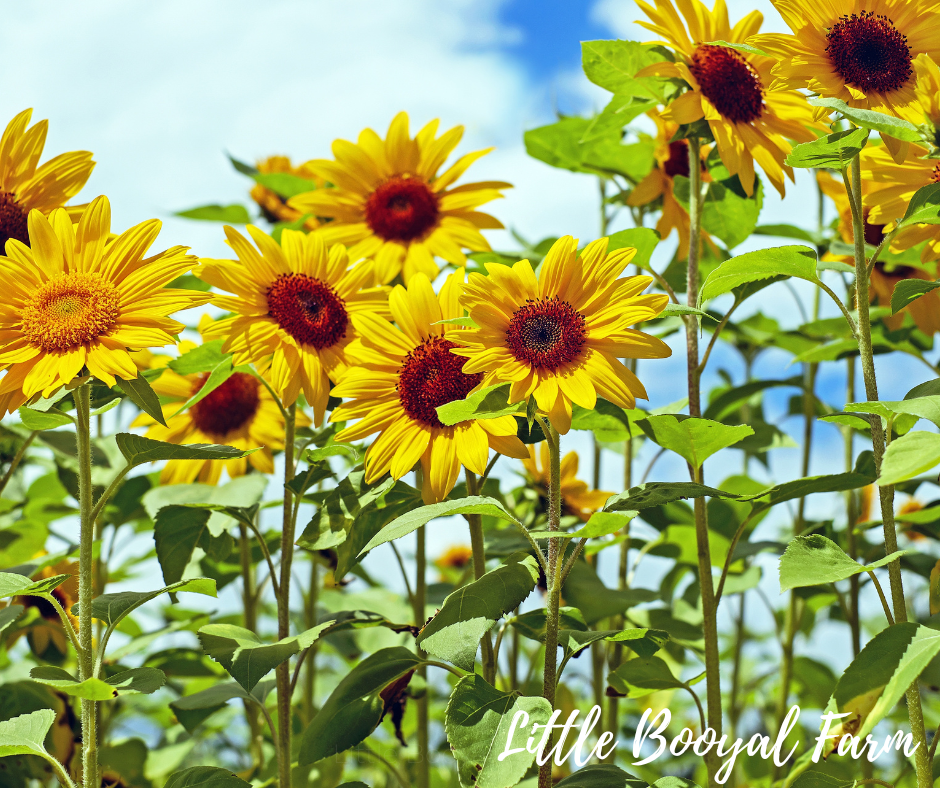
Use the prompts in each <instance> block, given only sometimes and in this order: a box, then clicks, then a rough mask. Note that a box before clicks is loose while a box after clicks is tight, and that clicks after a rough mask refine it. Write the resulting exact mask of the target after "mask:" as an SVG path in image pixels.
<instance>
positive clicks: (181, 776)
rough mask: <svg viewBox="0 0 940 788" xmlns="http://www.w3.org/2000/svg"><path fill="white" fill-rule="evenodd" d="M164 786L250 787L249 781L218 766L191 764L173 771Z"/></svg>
mask: <svg viewBox="0 0 940 788" xmlns="http://www.w3.org/2000/svg"><path fill="white" fill-rule="evenodd" d="M164 788H251V783H247V782H245V781H244V780H243V779H242V778H241V777H239V776H238V775H237V774H234V773H233V772H230V771H229V770H228V769H220V768H219V767H218V766H191V767H189V768H188V769H183V770H182V771H180V772H173V774H171V775H170V779H169V780H167V781H166V785H164Z"/></svg>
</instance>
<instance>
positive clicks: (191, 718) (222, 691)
mask: <svg viewBox="0 0 940 788" xmlns="http://www.w3.org/2000/svg"><path fill="white" fill-rule="evenodd" d="M273 686H274V682H273V680H271V681H267V682H265V681H262V682H260V683H259V684H258V685H257V686H256V687H255V689H254V691H253V692H250V693H249V692H246V691H245V690H244V689H242V687H240V686H239V685H238V684H237V683H236V682H234V681H229V682H225V683H222V684H216V685H214V686H212V687H209V688H208V689H204V690H201V691H199V692H194V693H193V694H192V695H186V696H185V697H182V698H180V699H179V700H175V701H173V702H172V703H171V704H170V708H171V709H173V713H174V714H175V715H176V719H177V720H179V723H180V725H182V726H183V727H184V728H185V729H186V731H187V732H188V733H192V732H193V731H194V730H195V729H196V728H198V727H199V725H201V724H202V723H203V722H205V720H207V719H208V718H209V717H211V716H212V715H213V714H215V713H216V712H217V711H219V710H220V709H222V708H224V707H225V705H226V704H227V703H228V702H229V701H230V700H233V699H235V698H241V699H242V700H247V701H249V702H254V703H261V702H262V701H263V699H264V697H265V695H266V694H267V692H268V691H270V690H271V689H272V688H273Z"/></svg>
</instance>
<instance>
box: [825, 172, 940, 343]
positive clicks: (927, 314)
mask: <svg viewBox="0 0 940 788" xmlns="http://www.w3.org/2000/svg"><path fill="white" fill-rule="evenodd" d="M867 155H870V154H863V157H862V160H863V161H865V158H866V157H867ZM892 164H893V162H892ZM816 179H817V181H818V182H819V186H820V188H821V189H822V191H823V193H824V194H825V195H827V196H828V197H830V198H831V199H832V201H833V202H834V203H835V206H836V210H837V211H838V213H839V235H841V236H842V240H843V241H844V242H845V243H848V244H851V243H853V238H854V236H855V233H854V232H853V227H852V208H851V206H850V205H849V198H848V196H847V195H846V193H845V185H844V184H843V183H842V182H841V181H836V180H835V178H833V177H832V176H831V175H829V174H828V173H826V172H818V173H817V174H816ZM872 191H873V184H872V182H871V181H870V180H869V179H867V178H866V179H865V180H863V181H862V203H863V205H862V216H863V220H864V227H865V243H868V244H871V245H872V246H878V245H879V244H880V243H881V242H882V241H883V240H884V239H885V223H884V222H882V223H878V222H872V221H869V220H870V219H871V215H872V210H871V205H869V204H867V203H869V201H870V199H871V194H872ZM915 229H916V228H915ZM901 237H902V239H903V238H905V237H907V234H906V233H904V234H902V236H901ZM902 242H903V241H902ZM893 246H897V245H896V244H893ZM826 259H831V260H839V261H841V262H845V263H849V265H854V263H855V259H854V258H853V257H850V256H836V255H826ZM933 269H934V270H933V273H932V274H931V272H930V271H925V270H924V269H922V268H915V267H914V266H906V265H896V266H894V267H893V268H892V269H891V270H890V271H888V270H887V267H886V266H885V263H883V262H878V263H875V267H874V268H873V269H872V272H871V288H870V290H869V293H870V296H871V301H872V303H876V304H884V305H886V306H889V305H890V304H891V296H892V295H893V294H894V286H895V285H896V284H897V283H898V282H900V281H902V280H904V279H924V280H926V281H933V280H934V279H936V278H937V277H936V266H935V265H934V266H933ZM905 313H907V314H909V315H910V316H911V318H913V320H914V323H915V324H916V325H917V327H918V328H919V329H920V330H921V331H923V332H924V333H925V334H934V333H936V332H937V331H940V293H938V292H937V291H931V292H929V293H927V294H926V295H924V296H922V297H921V298H918V299H917V300H916V301H912V302H911V303H910V304H908V305H907V306H906V307H904V309H903V310H902V311H901V312H898V313H897V314H896V315H889V316H887V317H885V318H884V322H885V325H887V326H888V328H890V329H892V330H893V329H897V328H900V327H901V325H902V324H903V323H904V314H905Z"/></svg>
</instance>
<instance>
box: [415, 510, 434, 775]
mask: <svg viewBox="0 0 940 788" xmlns="http://www.w3.org/2000/svg"><path fill="white" fill-rule="evenodd" d="M416 535H417V539H418V545H417V550H416V551H415V593H414V616H415V626H416V627H418V628H420V627H423V626H424V620H425V608H426V606H427V594H428V592H427V577H426V575H427V569H428V557H427V532H426V530H425V527H424V526H423V525H422V526H421V527H420V528H419V529H418V530H417V533H416ZM417 651H418V656H419V657H420V658H422V659H423V658H424V656H425V654H424V652H423V651H422V650H421V649H420V648H418V649H417ZM418 675H419V676H420V677H421V678H422V679H424V682H425V687H427V679H428V668H427V665H421V666H420V667H419V668H418ZM429 692H430V687H427V688H426V689H425V691H424V694H423V695H422V696H421V697H420V698H418V700H417V707H418V763H417V772H418V775H417V776H418V780H417V786H418V788H428V786H429V785H430V784H431V763H430V757H431V749H430V744H429V735H428V733H429V725H428V720H429V717H428V700H429V698H428V694H429Z"/></svg>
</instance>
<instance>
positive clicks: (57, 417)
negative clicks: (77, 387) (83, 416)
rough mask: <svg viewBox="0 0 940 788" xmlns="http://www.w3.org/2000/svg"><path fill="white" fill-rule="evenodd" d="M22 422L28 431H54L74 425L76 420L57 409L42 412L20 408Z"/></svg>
mask: <svg viewBox="0 0 940 788" xmlns="http://www.w3.org/2000/svg"><path fill="white" fill-rule="evenodd" d="M18 413H19V415H20V422H22V424H23V426H24V427H26V429H28V430H52V429H55V428H56V427H61V426H63V425H64V424H74V423H75V420H74V419H73V418H72V417H71V416H69V415H68V414H67V413H63V412H62V411H60V410H57V409H56V408H50V409H49V410H47V411H45V412H42V411H38V410H32V409H31V408H20V409H19V411H18Z"/></svg>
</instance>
